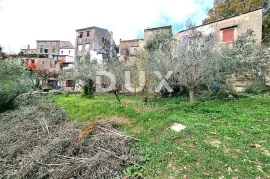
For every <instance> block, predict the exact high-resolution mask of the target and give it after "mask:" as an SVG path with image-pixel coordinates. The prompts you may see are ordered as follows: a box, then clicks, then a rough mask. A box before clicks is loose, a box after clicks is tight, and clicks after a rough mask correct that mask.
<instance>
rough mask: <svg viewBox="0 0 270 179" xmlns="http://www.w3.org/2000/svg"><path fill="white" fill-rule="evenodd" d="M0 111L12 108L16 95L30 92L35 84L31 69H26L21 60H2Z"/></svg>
mask: <svg viewBox="0 0 270 179" xmlns="http://www.w3.org/2000/svg"><path fill="white" fill-rule="evenodd" d="M0 66H1V68H0V76H1V80H0V111H3V110H5V109H8V108H10V107H11V106H12V105H11V104H12V101H13V99H14V98H15V97H16V96H19V95H20V94H22V93H25V92H28V91H29V90H30V89H31V88H32V87H33V86H34V82H33V78H32V75H31V73H30V71H27V70H25V68H24V67H23V66H22V65H21V63H20V62H19V61H12V60H2V61H0Z"/></svg>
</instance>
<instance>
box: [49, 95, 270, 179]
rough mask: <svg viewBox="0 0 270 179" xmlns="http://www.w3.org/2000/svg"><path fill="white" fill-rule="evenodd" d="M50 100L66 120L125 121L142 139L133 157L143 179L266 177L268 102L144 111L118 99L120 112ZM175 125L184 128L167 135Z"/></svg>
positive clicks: (82, 101)
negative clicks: (116, 118) (137, 159)
mask: <svg viewBox="0 0 270 179" xmlns="http://www.w3.org/2000/svg"><path fill="white" fill-rule="evenodd" d="M51 99H52V100H55V101H56V103H57V104H58V105H59V106H60V107H61V108H63V109H64V110H66V112H67V113H68V115H69V117H70V119H76V120H77V119H78V120H89V119H103V118H104V117H107V116H124V117H126V118H128V119H129V122H128V123H126V124H124V125H122V126H121V130H122V131H123V132H125V133H127V134H129V135H134V136H136V137H137V138H139V139H141V142H136V143H134V151H135V152H139V153H140V154H141V156H142V157H141V165H142V166H143V167H142V168H140V169H138V168H136V170H139V172H142V173H143V175H144V176H147V178H168V177H169V176H171V177H172V178H183V177H184V176H187V177H188V178H219V177H221V176H224V178H232V177H239V178H256V177H261V178H268V177H270V156H269V155H270V153H269V152H270V98H269V97H267V98H263V97H251V98H245V99H239V100H237V101H232V102H222V101H208V102H195V103H188V102H187V100H186V99H184V98H167V99H159V101H158V104H157V105H153V106H145V107H140V106H139V105H138V103H139V102H140V97H134V96H130V97H127V96H125V97H123V96H121V100H122V103H123V104H125V105H124V106H121V105H116V99H115V97H114V96H113V95H105V96H96V97H95V98H94V99H87V98H82V97H80V96H79V95H70V96H69V97H66V96H64V95H60V96H53V97H51ZM175 122H178V123H182V124H185V125H186V126H187V128H186V129H185V130H183V131H181V132H179V133H177V132H174V131H172V130H170V129H169V126H170V124H172V123H175ZM251 144H259V145H260V146H261V148H259V149H256V148H252V147H250V145H251Z"/></svg>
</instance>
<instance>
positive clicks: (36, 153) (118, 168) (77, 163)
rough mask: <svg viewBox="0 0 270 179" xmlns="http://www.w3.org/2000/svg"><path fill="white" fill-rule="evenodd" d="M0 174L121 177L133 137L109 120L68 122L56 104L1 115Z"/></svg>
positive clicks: (3, 175)
mask: <svg viewBox="0 0 270 179" xmlns="http://www.w3.org/2000/svg"><path fill="white" fill-rule="evenodd" d="M0 126H1V127H0V128H1V133H0V178H122V177H123V176H122V175H123V174H122V173H123V170H124V169H125V168H126V167H127V166H129V165H131V164H133V162H131V158H130V157H131V155H130V146H131V140H132V137H129V136H125V135H123V134H121V133H120V132H119V131H117V130H116V129H115V128H114V127H113V126H114V122H112V121H98V122H90V123H89V124H87V123H84V122H71V121H68V120H67V118H66V115H65V113H63V112H62V111H61V110H58V109H57V108H56V107H55V106H54V105H51V104H48V103H44V104H39V105H35V106H34V105H28V106H21V107H19V108H18V109H16V110H13V111H8V112H4V113H0Z"/></svg>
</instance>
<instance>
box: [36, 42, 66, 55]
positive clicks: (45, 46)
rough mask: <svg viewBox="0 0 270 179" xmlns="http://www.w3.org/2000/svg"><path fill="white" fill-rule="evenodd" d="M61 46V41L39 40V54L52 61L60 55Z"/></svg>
mask: <svg viewBox="0 0 270 179" xmlns="http://www.w3.org/2000/svg"><path fill="white" fill-rule="evenodd" d="M60 44H61V41H60V40H37V54H38V55H46V56H48V58H51V59H52V58H53V55H59V51H60Z"/></svg>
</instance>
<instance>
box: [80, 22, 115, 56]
mask: <svg viewBox="0 0 270 179" xmlns="http://www.w3.org/2000/svg"><path fill="white" fill-rule="evenodd" d="M114 47H115V42H114V40H113V33H112V32H109V31H108V30H107V29H103V28H100V27H95V26H93V27H87V28H83V29H78V30H76V42H75V57H80V58H81V59H82V60H84V59H85V57H86V55H88V54H90V50H94V51H99V50H100V49H104V51H105V52H106V53H107V54H109V55H110V54H111V53H112V52H113V50H114Z"/></svg>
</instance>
